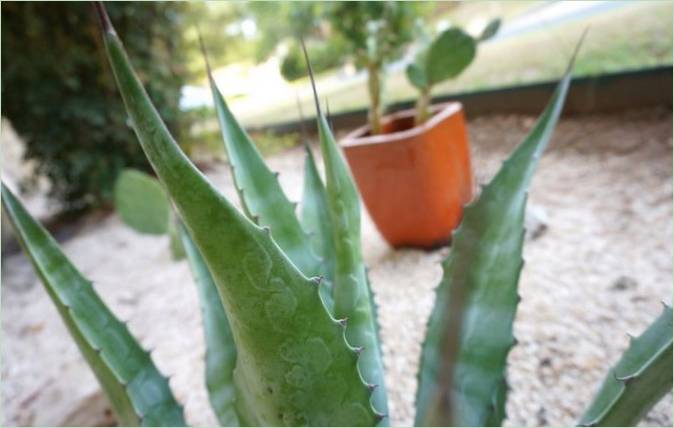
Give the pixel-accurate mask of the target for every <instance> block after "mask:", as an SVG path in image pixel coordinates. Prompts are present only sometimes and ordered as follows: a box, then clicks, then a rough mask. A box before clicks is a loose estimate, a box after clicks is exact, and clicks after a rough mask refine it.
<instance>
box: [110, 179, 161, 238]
mask: <svg viewBox="0 0 674 428" xmlns="http://www.w3.org/2000/svg"><path fill="white" fill-rule="evenodd" d="M115 207H116V208H117V213H118V214H119V216H120V217H121V218H122V220H123V221H124V223H126V224H127V225H128V226H131V227H132V228H133V229H135V230H136V231H137V232H140V233H147V234H153V235H163V234H165V233H166V232H167V231H168V225H169V216H170V210H171V206H170V204H169V201H168V198H167V197H166V193H164V189H163V188H162V187H161V185H159V182H158V181H157V180H156V179H154V178H153V177H151V176H149V175H147V174H145V173H143V172H140V171H136V170H133V169H125V170H124V171H122V172H121V174H119V177H118V178H117V181H116V183H115Z"/></svg>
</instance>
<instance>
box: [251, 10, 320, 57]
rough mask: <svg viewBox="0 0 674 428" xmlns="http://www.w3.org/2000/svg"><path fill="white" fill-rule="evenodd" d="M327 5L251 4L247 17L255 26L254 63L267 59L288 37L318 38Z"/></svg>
mask: <svg viewBox="0 0 674 428" xmlns="http://www.w3.org/2000/svg"><path fill="white" fill-rule="evenodd" d="M327 4H328V3H327V2H326V3H324V2H314V1H306V2H304V1H300V2H265V1H263V2H249V3H247V4H246V14H247V16H248V17H249V19H251V20H252V21H253V22H254V23H255V25H256V27H257V31H256V35H255V38H254V39H255V46H256V47H255V60H256V61H257V62H261V61H263V60H265V59H266V58H268V57H269V56H270V55H271V54H272V53H273V52H274V50H275V49H276V47H277V46H278V44H279V43H280V42H283V41H285V40H286V39H288V38H296V37H304V38H305V39H307V38H311V37H319V36H320V35H321V18H322V14H323V13H324V10H325V8H326V5H327Z"/></svg>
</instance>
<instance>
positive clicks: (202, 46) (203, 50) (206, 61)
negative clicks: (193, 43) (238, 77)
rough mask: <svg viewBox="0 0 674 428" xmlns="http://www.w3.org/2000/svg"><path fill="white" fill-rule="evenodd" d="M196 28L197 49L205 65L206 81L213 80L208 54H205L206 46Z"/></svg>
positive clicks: (198, 29)
mask: <svg viewBox="0 0 674 428" xmlns="http://www.w3.org/2000/svg"><path fill="white" fill-rule="evenodd" d="M196 28H197V36H198V38H199V49H201V55H203V57H204V63H206V73H207V74H208V80H211V81H212V80H213V73H212V72H211V63H210V62H209V61H208V54H207V53H206V44H205V43H204V38H203V37H202V35H201V29H200V28H199V25H197V26H196Z"/></svg>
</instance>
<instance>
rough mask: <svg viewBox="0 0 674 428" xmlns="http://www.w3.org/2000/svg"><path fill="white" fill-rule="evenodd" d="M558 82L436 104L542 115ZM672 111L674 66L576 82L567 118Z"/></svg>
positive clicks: (310, 124) (353, 116) (340, 123)
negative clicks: (652, 109) (646, 109)
mask: <svg viewBox="0 0 674 428" xmlns="http://www.w3.org/2000/svg"><path fill="white" fill-rule="evenodd" d="M557 83H558V82H557V81H546V82H541V83H532V84H527V85H519V86H511V87H506V88H499V89H486V90H479V91H472V92H463V93H458V94H449V95H443V96H439V97H436V98H433V102H444V101H460V102H461V103H462V104H463V108H464V111H465V112H466V115H467V116H468V117H469V118H474V117H477V116H481V115H484V114H493V113H500V114H526V115H537V114H539V113H540V112H541V110H542V109H543V107H545V104H546V102H547V101H548V99H549V98H550V95H551V94H552V91H553V90H554V88H555V87H556V85H557ZM413 106H414V100H406V101H402V102H398V103H394V104H390V105H389V106H388V108H387V112H394V111H398V110H403V109H408V108H411V107H413ZM654 106H665V107H668V108H671V107H672V65H664V66H658V67H653V68H648V69H641V70H633V71H621V72H617V73H609V74H601V75H596V76H584V77H578V78H575V79H573V81H572V83H571V88H570V91H569V95H568V97H567V101H566V105H565V108H564V115H575V114H584V113H585V114H586V113H611V112H617V111H624V110H628V109H633V108H644V107H654ZM366 118H367V109H357V110H351V111H346V112H341V113H337V114H333V115H331V117H330V122H331V123H332V126H333V127H334V128H335V129H349V128H355V127H357V126H360V125H362V124H363V123H365V120H366ZM304 125H305V127H306V129H307V130H308V131H310V132H314V131H315V130H316V123H315V119H314V118H309V119H306V120H304ZM300 128H301V123H300V121H297V120H296V121H290V122H282V123H276V124H272V125H264V126H259V127H251V128H249V129H251V130H254V131H271V132H274V133H287V132H297V131H299V130H300Z"/></svg>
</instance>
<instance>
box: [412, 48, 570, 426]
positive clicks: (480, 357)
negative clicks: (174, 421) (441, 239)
mask: <svg viewBox="0 0 674 428" xmlns="http://www.w3.org/2000/svg"><path fill="white" fill-rule="evenodd" d="M579 46H580V44H579ZM574 58H575V55H574ZM571 64H573V60H572V61H571ZM570 79H571V65H570V66H569V70H568V71H567V73H566V74H565V76H564V77H563V78H562V80H561V82H560V83H559V85H558V87H557V89H556V91H555V93H554V94H553V96H552V100H551V101H550V103H549V104H548V106H547V108H546V109H545V111H544V112H543V114H542V115H541V117H540V118H539V119H538V122H537V123H536V125H535V127H534V128H533V130H532V131H531V132H530V133H529V135H528V136H527V138H526V139H525V140H524V142H522V143H521V144H520V145H519V146H518V147H517V149H516V150H515V151H514V152H513V153H512V154H511V155H510V157H509V158H508V159H507V160H506V161H505V162H504V163H503V166H502V167H501V169H500V170H499V172H498V173H497V174H496V176H495V177H494V178H493V180H492V181H491V182H490V183H489V184H488V185H487V186H486V187H485V188H484V189H483V190H482V193H481V195H480V197H479V198H478V199H477V200H476V201H474V202H473V203H471V204H470V205H468V206H467V207H466V208H465V210H464V214H463V220H462V222H461V225H460V226H459V228H458V229H457V230H455V231H454V234H453V239H452V247H451V250H450V253H449V255H448V257H447V258H446V259H445V260H444V261H443V263H442V267H443V270H444V274H443V277H442V280H441V282H440V285H439V286H438V288H437V296H436V302H435V306H434V308H433V311H432V313H431V317H430V320H429V324H428V331H427V336H426V339H425V342H424V344H423V347H422V355H421V366H420V369H419V387H418V391H417V414H416V421H415V424H416V425H418V426H485V425H486V424H488V423H489V424H493V425H499V424H500V423H501V420H502V419H503V418H504V417H505V408H504V406H505V396H506V386H505V384H504V382H505V378H504V377H505V370H506V358H507V356H508V352H509V351H510V349H511V347H512V346H513V345H514V343H515V339H514V337H513V335H512V324H513V319H514V317H515V311H516V309H517V303H518V301H519V297H518V293H517V285H518V281H519V275H520V271H521V268H522V265H523V260H522V246H523V240H524V212H525V206H526V200H527V193H528V187H529V183H530V181H531V177H532V175H533V173H534V170H535V168H536V165H537V164H538V160H539V159H540V157H541V155H542V153H543V151H544V150H545V148H546V147H547V146H548V143H549V141H550V138H551V136H552V133H553V130H554V128H555V126H556V124H557V121H558V119H559V116H560V113H561V111H562V108H563V105H564V100H565V98H566V94H567V91H568V87H569V82H570Z"/></svg>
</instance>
